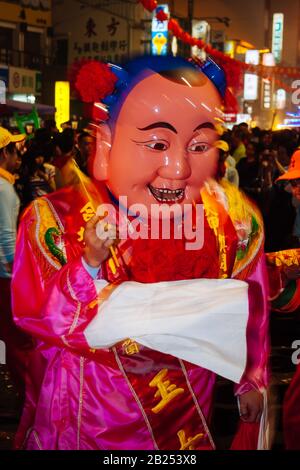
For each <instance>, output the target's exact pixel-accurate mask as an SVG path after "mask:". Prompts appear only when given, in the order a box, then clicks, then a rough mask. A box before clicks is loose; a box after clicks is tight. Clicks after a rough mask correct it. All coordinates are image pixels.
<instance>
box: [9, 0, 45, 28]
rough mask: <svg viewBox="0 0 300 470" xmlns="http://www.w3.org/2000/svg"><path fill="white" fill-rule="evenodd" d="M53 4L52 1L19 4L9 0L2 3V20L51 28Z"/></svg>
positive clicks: (39, 0) (41, 0)
mask: <svg viewBox="0 0 300 470" xmlns="http://www.w3.org/2000/svg"><path fill="white" fill-rule="evenodd" d="M51 3H52V2H51V0H20V1H19V2H15V1H9V0H7V1H6V2H0V16H1V20H2V21H11V22H13V23H27V24H29V25H34V26H40V27H49V26H51V25H52V13H51V8H52V5H51Z"/></svg>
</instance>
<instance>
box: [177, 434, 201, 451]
mask: <svg viewBox="0 0 300 470" xmlns="http://www.w3.org/2000/svg"><path fill="white" fill-rule="evenodd" d="M177 436H178V438H179V441H180V449H179V450H196V448H197V445H198V443H199V442H200V441H201V439H203V437H204V434H203V433H200V434H196V436H194V437H189V438H187V437H186V434H185V431H184V430H183V429H181V430H180V431H178V433H177Z"/></svg>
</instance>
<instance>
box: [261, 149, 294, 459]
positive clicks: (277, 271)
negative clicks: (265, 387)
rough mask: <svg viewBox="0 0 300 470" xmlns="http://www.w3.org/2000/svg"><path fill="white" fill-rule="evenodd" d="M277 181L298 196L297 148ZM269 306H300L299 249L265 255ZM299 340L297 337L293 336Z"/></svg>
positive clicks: (289, 399)
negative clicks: (288, 187) (284, 184)
mask: <svg viewBox="0 0 300 470" xmlns="http://www.w3.org/2000/svg"><path fill="white" fill-rule="evenodd" d="M277 181H283V182H287V183H289V184H290V185H291V189H292V193H293V196H294V197H295V198H296V199H300V151H299V150H297V151H296V152H295V153H294V155H293V156H292V158H291V163H290V166H289V169H288V171H287V172H286V173H285V174H283V175H282V176H280V178H278V180H277ZM267 263H268V274H269V279H270V295H271V301H272V309H273V310H274V311H276V312H279V313H282V314H284V313H291V312H295V311H296V310H297V309H298V308H299V307H300V249H299V248H294V249H291V250H284V251H280V252H277V253H268V254H267ZM295 339H298V338H295ZM299 400H300V366H299V365H298V366H297V369H296V373H295V375H294V378H293V380H292V382H291V384H290V386H289V388H288V391H287V393H286V395H285V398H284V404H283V430H284V440H285V445H286V448H287V449H288V450H299V449H300V439H299V433H300V413H299Z"/></svg>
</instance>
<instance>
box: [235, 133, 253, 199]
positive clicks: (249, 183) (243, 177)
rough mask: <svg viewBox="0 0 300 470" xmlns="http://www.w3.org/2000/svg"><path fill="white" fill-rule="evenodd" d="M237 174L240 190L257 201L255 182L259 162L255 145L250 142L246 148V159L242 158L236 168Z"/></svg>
mask: <svg viewBox="0 0 300 470" xmlns="http://www.w3.org/2000/svg"><path fill="white" fill-rule="evenodd" d="M236 169H237V171H238V174H239V181H240V188H241V189H242V190H243V191H245V193H246V194H248V195H249V196H250V197H251V198H253V199H254V200H257V190H258V188H257V181H258V174H259V160H258V154H257V145H256V144H255V143H253V142H250V143H249V144H248V145H247V147H246V158H242V159H241V160H240V161H239V163H238V164H237V166H236Z"/></svg>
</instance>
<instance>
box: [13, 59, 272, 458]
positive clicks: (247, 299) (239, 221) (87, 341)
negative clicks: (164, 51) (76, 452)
mask: <svg viewBox="0 0 300 470" xmlns="http://www.w3.org/2000/svg"><path fill="white" fill-rule="evenodd" d="M84 67H86V69H85V72H84V70H83V71H82V75H81V77H80V79H79V81H80V80H82V78H83V77H85V76H86V77H87V76H89V73H90V69H89V65H86V66H84ZM102 67H104V66H102ZM80 73H81V72H80ZM85 73H86V75H85ZM105 74H106V76H107V77H108V79H111V77H110V74H114V76H115V77H117V79H116V78H114V80H111V82H114V86H115V92H114V93H113V94H112V95H110V96H106V97H103V96H101V97H100V98H102V103H105V104H106V105H107V106H108V112H107V117H108V113H109V119H108V120H107V122H104V123H102V124H101V125H100V126H99V127H98V129H97V133H98V137H97V139H98V141H97V153H96V156H95V161H94V165H93V174H94V177H95V178H96V180H98V181H100V183H98V184H97V183H93V184H91V187H90V188H88V190H87V191H85V192H84V193H80V196H79V192H76V189H72V188H68V189H67V190H66V189H65V190H63V192H57V193H55V194H51V195H48V196H46V197H44V198H42V199H40V200H37V201H36V202H35V203H34V204H33V205H32V206H31V207H30V208H29V209H28V211H27V212H26V213H25V214H24V217H23V220H22V223H21V227H20V232H19V236H18V243H17V254H16V263H15V271H14V278H13V306H14V315H15V320H16V322H17V324H18V325H19V326H21V327H22V328H24V329H25V330H27V331H29V332H30V333H31V334H32V335H34V336H35V337H36V338H37V339H38V344H37V352H36V354H39V355H40V356H41V357H42V358H43V361H44V367H43V370H42V376H41V377H40V378H41V380H40V381H39V384H38V385H36V384H37V382H36V383H35V384H32V385H35V388H36V390H35V391H33V386H32V387H31V388H29V389H28V395H27V398H28V399H27V408H25V411H24V417H23V422H22V423H21V426H20V433H19V438H18V445H19V446H20V445H21V444H20V441H21V440H22V437H23V436H24V437H25V439H24V442H23V444H22V445H23V447H25V448H27V449H39V448H40V449H107V450H111V449H144V450H151V449H174V450H176V449H181V450H185V449H213V448H214V447H215V446H214V442H213V437H212V436H211V433H210V431H209V419H210V415H211V408H212V398H213V389H214V384H215V378H216V373H219V374H221V375H224V376H225V377H227V378H231V379H232V380H234V381H235V382H236V383H237V385H236V390H235V391H236V394H237V395H238V396H239V402H240V410H241V415H242V418H243V420H244V421H246V422H255V421H257V422H259V420H260V418H261V414H262V408H263V393H264V391H265V390H266V386H267V356H268V338H267V329H268V314H267V293H266V274H265V266H264V254H263V227H262V220H261V217H260V214H259V213H258V212H257V210H256V209H255V207H254V206H252V204H251V203H250V202H249V201H248V200H247V199H246V198H245V197H244V196H242V195H241V193H239V191H238V190H237V189H236V188H233V187H232V186H231V185H230V184H227V183H224V184H223V185H219V184H217V183H216V182H215V181H214V180H212V179H211V178H212V177H213V176H214V175H215V174H216V171H217V161H218V152H217V149H216V147H215V145H214V143H215V141H216V140H217V137H218V136H217V132H216V128H217V123H218V121H219V119H220V111H219V110H220V107H221V103H222V97H223V96H224V93H225V88H226V83H225V79H224V75H223V73H222V71H221V70H220V69H219V68H218V67H217V66H216V65H215V64H214V63H213V62H211V61H208V62H207V63H205V64H204V65H203V66H202V68H201V69H200V68H199V67H197V66H195V65H193V64H191V63H188V62H186V61H184V60H182V59H178V58H176V59H175V58H141V59H137V60H135V61H133V62H131V63H129V64H128V65H127V66H126V67H125V68H124V69H120V68H119V67H118V68H117V67H113V66H111V67H107V66H106V68H105ZM112 88H113V87H112ZM112 91H113V90H112V89H111V90H110V91H109V93H112ZM99 107H102V108H103V105H102V104H100V105H98V108H99ZM174 110H176V112H174ZM121 196H123V197H124V196H126V198H127V199H126V201H127V202H128V207H130V206H132V204H137V203H138V204H142V205H143V207H145V208H146V209H147V210H149V214H151V208H152V206H153V205H158V206H159V207H160V206H162V205H163V204H165V205H167V207H168V208H170V207H171V208H172V207H173V206H175V205H179V207H182V208H183V207H184V206H187V205H190V207H192V209H191V211H192V219H193V221H196V220H197V217H196V210H197V204H199V203H203V205H204V218H203V221H204V222H203V224H202V227H201V229H202V230H203V233H204V237H203V246H201V247H198V248H197V249H196V250H188V249H187V248H186V246H187V241H191V240H186V239H185V238H181V239H178V238H176V237H175V236H174V235H173V236H171V237H170V239H168V240H166V239H162V238H160V237H158V239H153V238H152V239H151V238H150V239H139V238H138V237H133V236H131V237H128V238H127V239H124V240H121V241H120V242H119V243H118V244H117V245H116V244H115V243H114V239H113V229H112V228H108V231H107V232H105V230H106V229H107V224H106V223H104V222H103V221H102V222H99V217H97V216H94V212H95V210H96V209H97V206H98V205H99V204H103V203H106V204H110V205H111V204H113V207H114V208H115V211H116V214H117V216H118V220H119V221H120V220H125V224H126V225H127V226H128V230H129V231H130V230H133V232H135V230H136V232H138V230H137V225H138V224H137V217H136V216H135V215H133V214H132V213H130V212H128V213H127V211H125V212H124V207H123V206H122V204H119V201H120V199H119V198H120V197H121ZM149 221H150V222H152V217H149ZM173 223H175V220H173V222H172V224H173ZM184 224H185V222H184ZM84 229H85V230H84ZM99 233H100V235H101V234H102V238H99ZM97 234H98V235H97ZM134 238H136V239H134ZM38 282H39V285H37V283H38ZM29 292H31V293H33V292H34V295H31V297H30V298H29V295H28V293H29ZM154 299H156V301H157V302H158V304H155V302H154ZM163 299H164V300H163ZM215 299H218V302H216V301H215ZM172 300H173V303H172ZM174 300H175V302H174ZM119 302H121V304H120V303H119ZM180 302H181V304H180ZM182 302H184V306H182ZM199 302H202V303H201V306H200V303H199ZM171 305H172V308H173V307H174V311H170V310H172V308H170V306H171ZM162 307H165V308H162ZM198 311H199V313H200V312H201V314H202V315H198ZM101 312H102V313H103V315H101ZM116 312H119V320H120V321H115V320H112V319H113V318H115V317H114V315H115V314H116ZM145 312H147V315H148V316H147V318H145V316H144V315H145ZM228 312H229V313H228ZM174 313H176V315H177V317H175V318H174ZM248 314H249V318H248ZM199 317H201V318H200V322H201V323H200V324H199ZM122 318H124V321H121V320H122ZM139 318H141V320H140V321H139ZM102 319H103V320H104V321H105V322H108V323H106V326H105V328H104V329H102V327H101V324H99V321H100V323H101V321H102ZM149 319H150V321H149ZM165 320H167V321H168V322H169V329H168V326H166V321H165ZM203 322H204V323H203ZM207 322H208V323H207ZM205 324H206V329H205V328H204V327H203V325H205ZM201 325H202V326H201ZM111 327H112V328H111ZM228 327H229V330H228ZM179 330H181V331H183V330H184V334H182V333H180V331H179ZM105 332H106V335H105V334H104V333H105ZM169 332H170V335H168V333H169ZM191 332H195V336H193V334H191ZM229 335H230V338H231V339H230V341H228V339H229ZM167 336H169V337H170V342H169V343H168V348H169V349H168V351H166V350H164V346H163V344H167V342H166V341H165V340H166V338H167ZM176 338H177V339H176ZM246 343H247V344H246ZM178 345H180V348H179V349H180V350H178ZM233 345H234V347H233ZM198 356H199V357H198ZM244 369H245V370H244ZM264 437H265V434H264V433H263V432H262V433H261V434H260V439H259V444H258V445H259V447H260V448H262V447H266V446H267V443H266V442H265V441H264ZM255 445H257V443H255Z"/></svg>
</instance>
